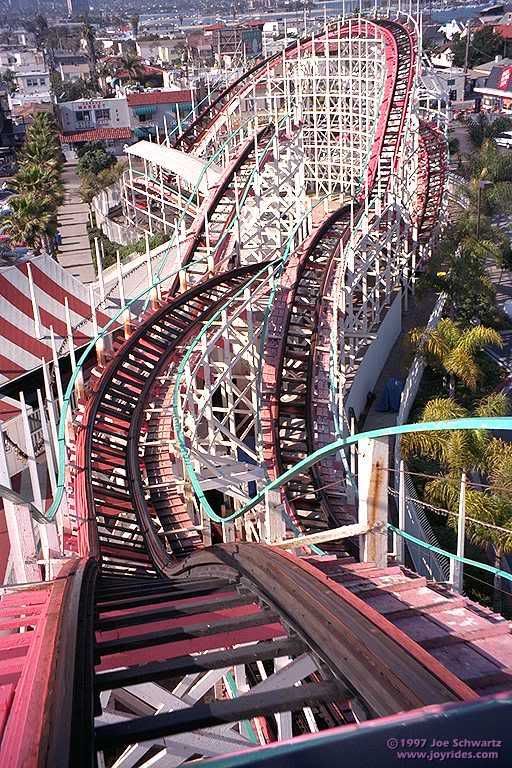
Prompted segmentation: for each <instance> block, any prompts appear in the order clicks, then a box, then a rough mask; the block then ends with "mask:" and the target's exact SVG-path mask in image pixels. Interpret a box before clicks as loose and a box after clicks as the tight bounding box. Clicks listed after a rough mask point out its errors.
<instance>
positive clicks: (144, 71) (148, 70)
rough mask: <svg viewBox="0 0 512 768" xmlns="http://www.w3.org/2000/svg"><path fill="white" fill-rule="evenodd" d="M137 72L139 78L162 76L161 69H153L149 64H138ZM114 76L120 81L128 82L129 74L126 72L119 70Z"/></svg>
mask: <svg viewBox="0 0 512 768" xmlns="http://www.w3.org/2000/svg"><path fill="white" fill-rule="evenodd" d="M139 72H140V75H141V77H150V76H151V75H161V74H163V69H162V68H161V67H153V66H152V65H151V64H139ZM115 76H116V77H118V78H119V79H120V80H128V79H129V78H130V77H131V74H130V73H129V72H128V70H126V69H122V68H121V69H118V70H117V71H116V73H115Z"/></svg>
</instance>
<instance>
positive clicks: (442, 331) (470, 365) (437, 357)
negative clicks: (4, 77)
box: [410, 318, 503, 395]
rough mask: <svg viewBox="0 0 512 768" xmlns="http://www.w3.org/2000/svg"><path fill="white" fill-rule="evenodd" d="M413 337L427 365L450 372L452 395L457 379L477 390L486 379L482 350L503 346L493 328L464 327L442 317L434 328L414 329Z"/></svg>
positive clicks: (472, 389)
mask: <svg viewBox="0 0 512 768" xmlns="http://www.w3.org/2000/svg"><path fill="white" fill-rule="evenodd" d="M410 338H411V341H412V343H413V344H414V345H415V346H416V347H417V348H418V349H419V351H420V352H421V353H422V354H423V356H424V357H425V359H426V362H427V363H428V365H430V366H431V367H433V368H438V369H441V370H442V371H444V372H446V373H447V374H448V377H449V389H450V394H452V395H453V394H454V392H455V380H456V379H457V380H459V381H460V382H462V384H463V385H464V386H465V387H467V388H468V389H470V390H471V391H472V392H475V391H476V389H477V386H478V384H479V382H481V380H482V378H483V371H482V369H481V367H480V364H479V360H478V355H479V353H480V352H481V351H482V350H483V349H484V347H486V346H488V345H494V346H496V347H501V346H503V342H502V339H501V336H500V334H499V333H498V331H495V330H494V329H493V328H486V327H485V326H483V325H474V326H472V327H470V328H462V327H461V326H460V325H459V324H458V323H455V322H454V321H453V320H451V319H450V318H444V319H443V320H440V321H439V323H438V324H437V326H436V327H435V328H431V329H425V328H413V330H412V331H411V333H410Z"/></svg>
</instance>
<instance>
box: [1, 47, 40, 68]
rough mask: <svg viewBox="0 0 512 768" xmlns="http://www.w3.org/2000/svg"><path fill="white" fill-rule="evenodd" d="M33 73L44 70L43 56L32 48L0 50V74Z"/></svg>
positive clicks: (6, 48)
mask: <svg viewBox="0 0 512 768" xmlns="http://www.w3.org/2000/svg"><path fill="white" fill-rule="evenodd" d="M6 69H12V70H13V71H14V72H20V71H21V72H23V71H25V72H28V71H31V72H34V71H43V70H45V69H46V67H45V62H44V57H43V54H42V53H40V52H39V51H36V50H35V49H33V48H24V47H21V48H20V47H15V46H9V47H5V48H2V49H1V50H0V72H5V70H6Z"/></svg>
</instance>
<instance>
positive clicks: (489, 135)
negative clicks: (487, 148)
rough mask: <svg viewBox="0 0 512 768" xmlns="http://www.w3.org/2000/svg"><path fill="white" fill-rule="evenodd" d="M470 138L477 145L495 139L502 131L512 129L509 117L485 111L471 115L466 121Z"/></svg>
mask: <svg viewBox="0 0 512 768" xmlns="http://www.w3.org/2000/svg"><path fill="white" fill-rule="evenodd" d="M466 127H467V131H468V134H469V138H470V139H471V141H472V142H473V144H474V145H475V146H476V147H481V146H482V144H483V143H484V141H485V140H486V139H495V138H496V137H497V136H499V135H500V133H504V132H505V131H510V130H511V129H512V120H511V119H510V118H509V117H493V116H491V115H488V114H487V113H485V112H480V113H479V114H478V115H475V116H472V117H469V118H468V120H467V123H466Z"/></svg>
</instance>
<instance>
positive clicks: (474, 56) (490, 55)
mask: <svg viewBox="0 0 512 768" xmlns="http://www.w3.org/2000/svg"><path fill="white" fill-rule="evenodd" d="M466 42H467V41H466V38H465V37H463V38H461V37H460V35H455V36H454V38H453V40H452V51H453V53H454V54H455V58H454V60H453V63H454V66H456V67H463V66H464V64H465V61H466ZM503 51H504V41H503V38H502V37H500V36H499V35H497V34H496V33H495V32H494V31H493V30H492V27H483V28H482V29H478V30H476V31H475V32H471V43H470V46H469V51H468V67H470V68H471V67H476V66H477V65H478V64H484V63H485V62H487V61H492V60H493V59H494V58H495V57H496V56H502V55H503Z"/></svg>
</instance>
